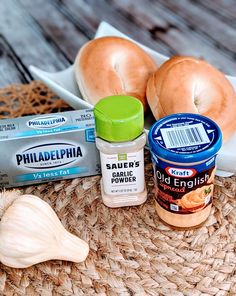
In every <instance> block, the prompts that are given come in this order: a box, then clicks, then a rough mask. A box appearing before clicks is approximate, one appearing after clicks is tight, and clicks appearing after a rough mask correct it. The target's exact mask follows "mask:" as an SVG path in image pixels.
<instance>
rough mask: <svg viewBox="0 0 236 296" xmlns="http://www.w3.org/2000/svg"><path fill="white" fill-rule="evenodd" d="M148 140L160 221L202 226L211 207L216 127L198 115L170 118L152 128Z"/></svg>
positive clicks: (218, 143) (219, 137)
mask: <svg viewBox="0 0 236 296" xmlns="http://www.w3.org/2000/svg"><path fill="white" fill-rule="evenodd" d="M148 140H149V146H150V151H151V157H152V163H153V169H154V178H155V204H156V211H157V214H158V215H159V217H160V219H161V220H163V221H164V222H166V223H167V224H169V225H171V226H174V227H177V228H189V227H195V226H198V225H200V224H202V223H203V222H204V221H205V220H206V219H207V218H208V216H209V214H210V211H211V206H212V198H213V189H214V185H213V182H214V175H215V171H216V166H215V163H216V156H217V152H218V151H219V149H220V147H221V145H222V134H221V131H220V129H219V127H218V126H217V124H216V123H215V122H213V121H212V120H210V119H209V118H207V117H204V116H201V115H198V114H191V113H179V114H173V115H170V116H166V117H164V118H162V119H160V120H158V121H157V122H156V123H155V124H154V125H153V126H152V128H151V130H150V132H149V135H148Z"/></svg>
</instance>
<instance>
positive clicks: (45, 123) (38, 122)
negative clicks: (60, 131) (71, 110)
mask: <svg viewBox="0 0 236 296" xmlns="http://www.w3.org/2000/svg"><path fill="white" fill-rule="evenodd" d="M66 121H67V118H66V117H65V116H61V115H46V116H40V117H36V118H33V119H30V120H28V121H27V126H28V127H30V128H35V129H47V128H55V127H58V126H60V125H62V124H64V123H65V122H66Z"/></svg>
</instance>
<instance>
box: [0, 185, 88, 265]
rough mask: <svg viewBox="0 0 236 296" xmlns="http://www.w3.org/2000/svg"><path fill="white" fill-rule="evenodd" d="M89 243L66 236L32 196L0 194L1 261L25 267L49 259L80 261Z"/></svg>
mask: <svg viewBox="0 0 236 296" xmlns="http://www.w3.org/2000/svg"><path fill="white" fill-rule="evenodd" d="M88 252H89V247H88V244H87V243H86V242H85V241H83V240H81V239H80V238H78V237H76V236H75V235H73V234H71V233H69V232H68V231H67V230H66V229H65V228H64V227H63V225H62V224H61V222H60V220H59V219H58V217H57V215H56V213H55V212H54V211H53V209H52V208H51V207H50V206H49V205H48V204H47V203H46V202H45V201H43V200H41V199H40V198H38V197H37V196H34V195H20V193H19V192H17V191H11V192H3V193H2V194H0V262H2V263H3V264H5V265H8V266H10V267H16V268H25V267H28V266H31V265H34V264H36V263H39V262H43V261H46V260H51V259H59V260H68V261H73V262H81V261H83V260H85V259H86V257H87V255H88Z"/></svg>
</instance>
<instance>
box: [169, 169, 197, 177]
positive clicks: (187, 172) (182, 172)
mask: <svg viewBox="0 0 236 296" xmlns="http://www.w3.org/2000/svg"><path fill="white" fill-rule="evenodd" d="M165 171H166V173H167V174H168V175H169V176H172V177H176V178H192V177H193V176H195V175H196V173H197V171H196V170H195V169H189V168H188V169H182V168H175V167H166V168H165Z"/></svg>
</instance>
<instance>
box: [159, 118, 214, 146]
mask: <svg viewBox="0 0 236 296" xmlns="http://www.w3.org/2000/svg"><path fill="white" fill-rule="evenodd" d="M161 134H162V137H163V141H164V143H165V146H166V148H178V147H187V146H193V145H197V144H207V143H209V142H210V139H209V137H208V135H207V133H206V131H205V129H204V127H203V125H202V123H198V124H193V125H188V126H178V127H174V128H163V129H161Z"/></svg>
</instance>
